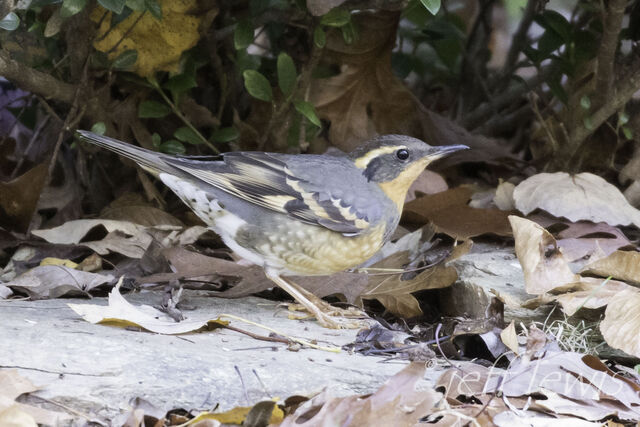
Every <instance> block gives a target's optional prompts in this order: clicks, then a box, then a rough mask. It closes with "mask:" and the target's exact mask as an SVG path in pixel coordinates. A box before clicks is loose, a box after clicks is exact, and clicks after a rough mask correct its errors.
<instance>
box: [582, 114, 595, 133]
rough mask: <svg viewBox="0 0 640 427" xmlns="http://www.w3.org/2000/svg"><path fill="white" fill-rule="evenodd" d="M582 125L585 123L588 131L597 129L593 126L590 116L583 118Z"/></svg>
mask: <svg viewBox="0 0 640 427" xmlns="http://www.w3.org/2000/svg"><path fill="white" fill-rule="evenodd" d="M582 123H584V127H586V128H587V129H588V130H594V129H595V127H594V126H593V120H591V117H589V116H586V117H585V118H583V119H582Z"/></svg>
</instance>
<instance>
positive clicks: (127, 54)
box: [113, 49, 138, 70]
mask: <svg viewBox="0 0 640 427" xmlns="http://www.w3.org/2000/svg"><path fill="white" fill-rule="evenodd" d="M137 60H138V51H137V50H135V49H129V50H125V51H124V52H122V53H121V54H120V55H118V57H117V58H116V59H114V60H113V68H116V69H118V70H124V69H127V68H131V67H132V66H133V65H134V64H135V63H136V61H137Z"/></svg>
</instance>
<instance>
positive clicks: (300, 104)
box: [293, 101, 322, 127]
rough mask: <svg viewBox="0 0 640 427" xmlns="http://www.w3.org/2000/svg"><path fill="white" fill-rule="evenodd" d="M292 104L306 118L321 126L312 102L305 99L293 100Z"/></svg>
mask: <svg viewBox="0 0 640 427" xmlns="http://www.w3.org/2000/svg"><path fill="white" fill-rule="evenodd" d="M293 105H294V106H295V107H296V110H297V111H298V112H299V113H300V114H302V115H303V116H305V117H306V118H307V120H309V121H310V122H311V123H313V124H314V125H316V126H318V127H322V123H321V122H320V119H319V118H318V115H317V114H316V109H315V108H314V107H313V104H311V103H310V102H307V101H295V102H294V103H293Z"/></svg>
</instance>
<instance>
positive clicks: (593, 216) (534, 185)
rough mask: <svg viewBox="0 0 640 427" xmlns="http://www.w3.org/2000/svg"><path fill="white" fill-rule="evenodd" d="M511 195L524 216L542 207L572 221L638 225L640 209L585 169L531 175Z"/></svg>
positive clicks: (614, 188)
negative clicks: (582, 171) (573, 172)
mask: <svg viewBox="0 0 640 427" xmlns="http://www.w3.org/2000/svg"><path fill="white" fill-rule="evenodd" d="M550 189H553V191H550ZM513 198H514V200H515V205H516V208H517V209H518V210H519V211H521V212H522V213H524V214H525V215H526V214H528V213H530V212H532V211H534V210H535V209H542V210H545V211H547V212H549V213H550V214H552V215H555V216H558V217H565V218H568V219H570V220H571V221H574V222H575V221H580V220H588V221H592V222H606V223H607V224H611V225H629V224H634V225H635V226H636V227H640V211H639V210H638V209H636V208H634V207H633V206H631V205H630V204H629V202H628V201H627V199H625V197H624V195H623V194H622V193H621V192H620V190H618V189H617V188H616V187H615V186H613V185H611V184H609V183H608V182H607V181H605V180H604V179H603V178H601V177H599V176H597V175H594V174H592V173H588V172H584V173H580V174H577V175H570V174H568V173H566V172H556V173H540V174H537V175H533V176H532V177H530V178H527V179H526V180H524V181H522V182H521V183H520V184H519V185H518V186H517V187H516V188H515V190H514V191H513Z"/></svg>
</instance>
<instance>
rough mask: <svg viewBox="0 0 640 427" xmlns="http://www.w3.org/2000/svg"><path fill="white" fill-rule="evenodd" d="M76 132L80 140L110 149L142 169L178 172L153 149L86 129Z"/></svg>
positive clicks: (156, 171) (153, 171)
mask: <svg viewBox="0 0 640 427" xmlns="http://www.w3.org/2000/svg"><path fill="white" fill-rule="evenodd" d="M77 132H78V134H79V135H80V139H81V140H83V141H87V142H90V143H91V144H95V145H97V146H99V147H102V148H106V149H107V150H111V151H113V152H114V153H118V154H120V155H121V156H124V157H127V158H129V159H131V160H133V161H134V162H136V163H138V164H139V165H140V166H141V167H142V168H143V169H145V170H147V171H149V172H151V173H152V174H154V175H157V174H158V173H160V172H169V173H176V172H178V171H177V169H176V168H175V167H173V166H171V165H169V164H167V163H166V162H165V161H164V160H163V155H162V154H160V153H156V152H155V151H151V150H147V149H145V148H140V147H136V146H135V145H131V144H127V143H126V142H122V141H118V140H117V139H113V138H109V137H108V136H102V135H98V134H95V133H93V132H89V131H86V130H79V131H77Z"/></svg>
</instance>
